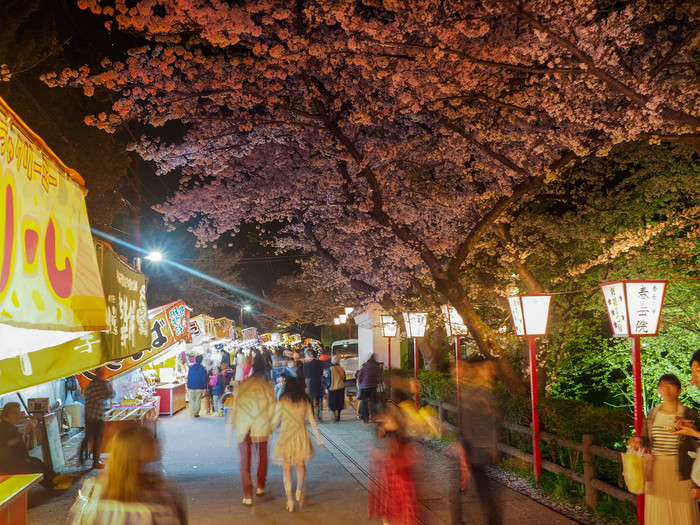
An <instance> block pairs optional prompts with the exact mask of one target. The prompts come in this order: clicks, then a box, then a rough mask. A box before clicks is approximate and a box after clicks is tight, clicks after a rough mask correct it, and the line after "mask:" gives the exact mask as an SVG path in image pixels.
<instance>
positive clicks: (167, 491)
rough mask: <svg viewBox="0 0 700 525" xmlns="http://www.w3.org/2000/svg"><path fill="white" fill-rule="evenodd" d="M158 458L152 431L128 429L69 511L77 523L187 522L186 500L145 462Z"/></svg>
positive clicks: (118, 436)
mask: <svg viewBox="0 0 700 525" xmlns="http://www.w3.org/2000/svg"><path fill="white" fill-rule="evenodd" d="M158 458H159V451H158V445H157V442H156V439H155V437H154V436H153V434H152V433H151V432H150V431H149V430H148V429H146V428H145V427H142V426H137V427H127V428H124V429H122V430H121V431H120V432H119V433H117V434H116V435H115V436H114V438H113V439H112V442H111V444H110V457H109V465H108V468H107V470H106V472H105V473H104V474H103V475H102V476H100V477H99V478H90V479H88V480H86V481H85V483H84V485H83V487H82V488H81V490H80V492H79V494H78V499H77V501H76V502H75V504H74V505H73V506H72V507H71V510H70V523H71V524H72V525H98V524H100V525H101V524H107V523H108V524H109V525H142V524H149V525H186V524H187V514H186V511H185V507H184V505H183V503H182V499H181V498H180V497H179V495H178V494H177V492H176V491H175V490H173V489H172V488H171V487H169V486H168V485H167V484H166V483H165V482H164V481H163V480H162V479H161V478H160V477H159V476H157V475H155V474H154V473H153V472H148V471H147V470H146V466H147V465H148V464H149V463H152V462H153V461H156V460H157V459H158Z"/></svg>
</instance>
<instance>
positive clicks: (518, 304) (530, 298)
mask: <svg viewBox="0 0 700 525" xmlns="http://www.w3.org/2000/svg"><path fill="white" fill-rule="evenodd" d="M551 302H552V296H551V295H549V294H537V295H515V296H513V297H509V298H508V304H509V305H510V312H511V314H512V317H513V325H514V326H515V333H516V334H518V335H521V336H522V335H547V325H548V322H549V306H550V304H551Z"/></svg>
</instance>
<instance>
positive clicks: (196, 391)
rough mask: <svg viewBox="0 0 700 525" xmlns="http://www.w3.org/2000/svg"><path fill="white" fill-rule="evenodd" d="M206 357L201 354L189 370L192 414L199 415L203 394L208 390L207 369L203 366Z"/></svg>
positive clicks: (188, 383) (188, 384) (188, 386)
mask: <svg viewBox="0 0 700 525" xmlns="http://www.w3.org/2000/svg"><path fill="white" fill-rule="evenodd" d="M203 360H204V357H203V356H202V355H201V354H200V355H198V356H197V357H195V358H194V364H193V365H190V368H189V370H188V372H187V392H188V394H189V398H190V399H189V402H190V415H191V416H192V417H199V410H200V409H201V407H202V396H203V395H204V393H205V392H206V390H207V369H206V368H204V367H203V366H202V361H203Z"/></svg>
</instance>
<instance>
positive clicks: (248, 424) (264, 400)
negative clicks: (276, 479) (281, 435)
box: [230, 355, 275, 506]
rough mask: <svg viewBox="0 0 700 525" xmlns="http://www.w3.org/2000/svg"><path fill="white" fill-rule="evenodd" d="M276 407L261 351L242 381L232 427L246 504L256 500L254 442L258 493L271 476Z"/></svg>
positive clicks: (234, 404)
mask: <svg viewBox="0 0 700 525" xmlns="http://www.w3.org/2000/svg"><path fill="white" fill-rule="evenodd" d="M274 411H275V392H274V390H273V389H272V386H271V385H270V383H269V382H268V381H267V379H266V378H265V362H264V361H263V358H262V357H261V356H260V355H256V356H255V358H254V359H253V366H252V369H251V375H250V377H249V378H248V379H245V380H243V381H241V382H240V384H239V386H238V392H237V393H236V394H235V399H234V402H233V409H232V416H231V417H230V423H231V427H232V429H233V433H234V434H235V436H236V442H237V443H238V451H239V454H240V458H239V461H240V464H239V468H240V473H241V482H242V483H243V505H246V506H250V505H252V504H253V482H252V478H251V474H250V465H251V456H252V449H253V445H254V448H255V449H256V451H257V456H258V469H257V474H256V477H257V490H256V496H258V497H261V496H264V495H265V494H266V493H267V492H268V491H267V489H266V488H265V481H266V478H267V440H268V438H269V436H270V434H272V429H273V428H274V427H273V425H272V416H273V414H274Z"/></svg>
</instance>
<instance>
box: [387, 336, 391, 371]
mask: <svg viewBox="0 0 700 525" xmlns="http://www.w3.org/2000/svg"><path fill="white" fill-rule="evenodd" d="M387 354H388V355H387V365H388V367H389V370H391V337H387Z"/></svg>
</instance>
